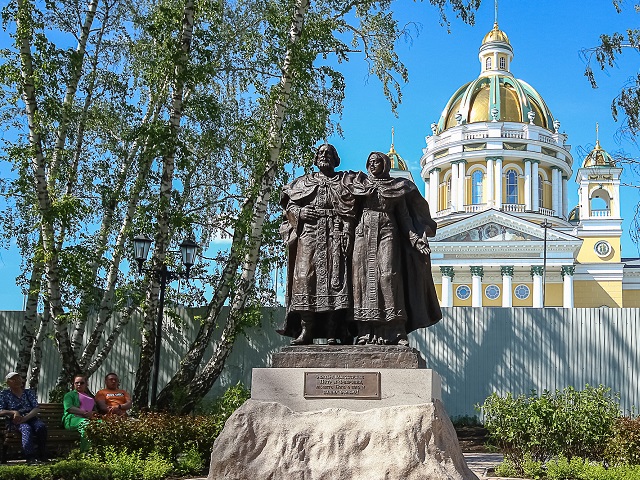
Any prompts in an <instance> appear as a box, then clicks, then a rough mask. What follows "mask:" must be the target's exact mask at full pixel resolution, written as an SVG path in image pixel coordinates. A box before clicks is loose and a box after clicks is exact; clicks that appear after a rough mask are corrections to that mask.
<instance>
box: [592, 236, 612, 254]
mask: <svg viewBox="0 0 640 480" xmlns="http://www.w3.org/2000/svg"><path fill="white" fill-rule="evenodd" d="M593 249H594V250H595V251H596V254H597V255H598V256H599V257H607V256H609V254H610V253H611V245H609V242H607V241H606V240H600V241H599V242H596V244H595V245H594V247H593Z"/></svg>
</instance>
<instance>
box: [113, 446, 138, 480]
mask: <svg viewBox="0 0 640 480" xmlns="http://www.w3.org/2000/svg"><path fill="white" fill-rule="evenodd" d="M104 463H106V464H107V465H110V466H111V470H112V472H113V480H138V479H140V478H141V477H142V472H143V470H144V463H143V461H142V459H141V458H140V451H137V452H133V453H129V452H127V451H126V450H120V451H116V450H115V449H114V448H113V447H111V448H106V449H105V451H104Z"/></svg>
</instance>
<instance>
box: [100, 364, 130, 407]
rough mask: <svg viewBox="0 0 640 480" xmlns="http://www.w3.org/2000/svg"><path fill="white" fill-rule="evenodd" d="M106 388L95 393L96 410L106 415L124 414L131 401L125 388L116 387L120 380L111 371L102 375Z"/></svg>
mask: <svg viewBox="0 0 640 480" xmlns="http://www.w3.org/2000/svg"><path fill="white" fill-rule="evenodd" d="M104 382H105V384H106V388H103V389H102V390H98V393H96V403H97V404H98V411H99V412H100V413H104V414H107V415H126V414H127V410H129V409H130V408H131V406H132V405H133V402H132V401H131V396H130V395H129V393H127V391H126V390H122V389H120V388H118V387H119V386H120V380H119V379H118V375H116V374H115V373H113V372H111V373H108V374H107V375H106V377H104Z"/></svg>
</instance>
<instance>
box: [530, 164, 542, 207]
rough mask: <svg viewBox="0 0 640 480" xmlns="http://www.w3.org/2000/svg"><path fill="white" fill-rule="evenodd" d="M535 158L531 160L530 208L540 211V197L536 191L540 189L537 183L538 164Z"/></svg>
mask: <svg viewBox="0 0 640 480" xmlns="http://www.w3.org/2000/svg"><path fill="white" fill-rule="evenodd" d="M539 163H540V162H539V161H537V160H532V161H531V210H533V211H534V212H538V211H540V197H539V195H538V192H539V191H540V190H539V188H540V185H539V184H538V180H539V179H538V164H539Z"/></svg>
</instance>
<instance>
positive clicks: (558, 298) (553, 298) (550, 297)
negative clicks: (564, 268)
mask: <svg viewBox="0 0 640 480" xmlns="http://www.w3.org/2000/svg"><path fill="white" fill-rule="evenodd" d="M562 294H563V292H562V284H561V283H547V285H546V288H545V298H544V302H545V304H546V306H547V307H561V306H562Z"/></svg>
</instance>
